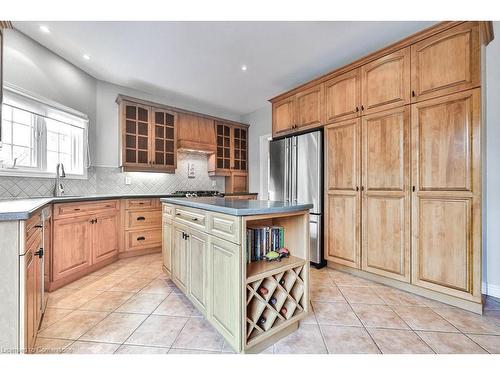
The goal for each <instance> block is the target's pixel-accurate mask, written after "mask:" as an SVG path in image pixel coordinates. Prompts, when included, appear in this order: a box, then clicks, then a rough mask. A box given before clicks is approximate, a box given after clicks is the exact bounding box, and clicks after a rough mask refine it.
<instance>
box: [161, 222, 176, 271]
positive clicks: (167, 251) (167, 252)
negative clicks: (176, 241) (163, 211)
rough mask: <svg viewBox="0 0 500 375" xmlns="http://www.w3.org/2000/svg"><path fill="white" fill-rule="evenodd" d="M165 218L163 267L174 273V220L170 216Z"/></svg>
mask: <svg viewBox="0 0 500 375" xmlns="http://www.w3.org/2000/svg"><path fill="white" fill-rule="evenodd" d="M165 216H166V215H164V219H163V227H162V247H161V251H162V259H163V268H164V269H165V270H166V271H167V272H168V273H169V274H172V238H173V230H174V226H173V223H172V221H171V220H170V219H169V218H165Z"/></svg>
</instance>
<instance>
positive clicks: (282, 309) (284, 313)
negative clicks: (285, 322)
mask: <svg viewBox="0 0 500 375" xmlns="http://www.w3.org/2000/svg"><path fill="white" fill-rule="evenodd" d="M287 311H288V310H287V309H286V307H285V306H283V307H282V308H281V310H280V313H281V315H283V316H285V315H286V312H287Z"/></svg>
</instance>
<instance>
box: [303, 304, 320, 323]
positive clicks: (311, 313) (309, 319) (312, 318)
mask: <svg viewBox="0 0 500 375" xmlns="http://www.w3.org/2000/svg"><path fill="white" fill-rule="evenodd" d="M300 324H318V321H317V320H316V315H315V314H314V310H313V307H312V305H311V306H309V313H308V314H307V316H306V317H305V318H304V319H302V320H301V321H300Z"/></svg>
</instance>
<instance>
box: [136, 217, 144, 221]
mask: <svg viewBox="0 0 500 375" xmlns="http://www.w3.org/2000/svg"><path fill="white" fill-rule="evenodd" d="M144 220H146V218H145V217H144V216H139V217H138V218H137V221H144Z"/></svg>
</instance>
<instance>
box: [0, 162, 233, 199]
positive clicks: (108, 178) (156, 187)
mask: <svg viewBox="0 0 500 375" xmlns="http://www.w3.org/2000/svg"><path fill="white" fill-rule="evenodd" d="M188 163H193V164H192V165H193V166H194V171H195V177H194V178H188ZM207 167H208V163H207V156H206V155H205V154H199V153H183V152H181V153H178V154H177V169H176V171H175V174H169V173H140V172H121V170H120V168H113V167H91V168H90V169H89V171H88V179H86V180H72V179H68V178H65V179H63V180H62V182H63V184H64V190H65V194H66V195H89V194H143V193H146V194H147V193H165V194H169V193H172V192H174V191H176V190H219V191H224V177H209V176H208V169H207ZM126 177H129V178H130V185H125V178H126ZM213 181H215V183H216V185H215V186H212V182H213ZM53 189H54V179H53V178H32V177H0V199H8V198H30V197H48V196H52V191H53Z"/></svg>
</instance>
